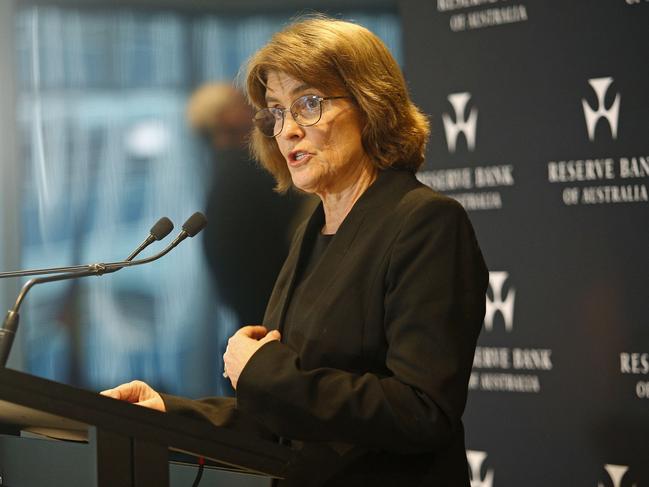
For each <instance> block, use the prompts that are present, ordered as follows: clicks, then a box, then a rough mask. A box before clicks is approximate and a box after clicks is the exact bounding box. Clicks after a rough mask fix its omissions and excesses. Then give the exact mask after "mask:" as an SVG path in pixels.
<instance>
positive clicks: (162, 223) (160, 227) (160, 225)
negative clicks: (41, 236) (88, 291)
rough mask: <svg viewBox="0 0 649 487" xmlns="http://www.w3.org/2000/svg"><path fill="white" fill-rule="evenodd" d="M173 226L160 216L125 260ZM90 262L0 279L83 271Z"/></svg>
mask: <svg viewBox="0 0 649 487" xmlns="http://www.w3.org/2000/svg"><path fill="white" fill-rule="evenodd" d="M173 228H174V224H173V223H172V222H171V220H170V219H169V218H167V217H166V216H163V217H162V218H160V219H159V220H158V221H157V222H156V223H155V225H153V226H152V227H151V230H149V236H148V237H147V238H146V239H145V240H144V242H142V243H141V244H140V246H139V247H138V248H137V249H135V250H134V251H133V252H132V253H131V255H129V256H128V257H127V258H126V260H133V259H134V258H135V256H137V255H138V254H139V253H140V252H142V251H143V250H144V249H145V248H147V247H148V246H149V245H151V244H152V243H153V242H154V241H156V240H162V239H163V238H165V237H166V236H167V235H169V234H170V233H171V231H172V230H173ZM91 265H92V264H86V265H73V266H67V267H50V268H47V269H33V270H23V271H11V272H0V279H5V278H7V277H24V276H37V275H41V274H61V273H64V272H77V271H85V270H88V269H89V268H90V267H91Z"/></svg>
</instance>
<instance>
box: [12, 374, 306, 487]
mask: <svg viewBox="0 0 649 487" xmlns="http://www.w3.org/2000/svg"><path fill="white" fill-rule="evenodd" d="M0 422H1V423H2V425H1V426H0V428H1V430H2V435H0V476H1V477H2V479H1V480H0V485H1V486H6V487H25V486H27V487H32V486H39V485H47V486H48V487H53V486H66V487H69V486H77V485H78V486H88V487H122V486H123V487H161V486H167V485H169V454H170V451H171V452H174V451H175V452H183V453H187V454H190V455H195V456H200V457H204V458H206V459H208V460H211V461H212V462H215V463H217V464H218V465H221V466H223V467H224V468H227V469H231V470H235V471H238V472H241V473H249V474H257V475H263V476H268V477H276V478H282V477H285V476H286V475H287V473H288V471H289V470H290V468H291V465H293V464H294V463H295V460H296V458H295V455H296V454H295V453H294V451H292V450H291V449H290V448H288V447H285V446H282V445H279V444H276V443H273V442H270V441H266V440H261V439H259V438H257V437H254V436H252V435H250V434H244V433H241V432H236V431H232V430H228V429H225V428H218V427H216V426H212V425H210V424H207V423H203V422H201V421H198V420H194V419H191V418H184V417H180V416H177V415H171V414H165V413H160V412H157V411H153V410H149V409H146V408H142V407H139V406H135V405H132V404H127V403H124V402H120V401H115V400H113V399H110V398H107V397H103V396H100V395H99V394H96V393H93V392H90V391H86V390H82V389H77V388H75V387H71V386H68V385H65V384H60V383H57V382H52V381H50V380H46V379H42V378H39V377H35V376H32V375H29V374H25V373H22V372H18V371H15V370H11V369H6V368H0ZM26 432H28V433H26ZM30 432H31V433H30ZM33 433H37V434H39V435H42V437H36V436H35V435H33ZM45 437H50V438H51V437H56V438H59V439H58V440H52V439H44V438H45Z"/></svg>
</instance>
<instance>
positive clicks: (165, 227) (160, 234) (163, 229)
mask: <svg viewBox="0 0 649 487" xmlns="http://www.w3.org/2000/svg"><path fill="white" fill-rule="evenodd" d="M173 229H174V224H173V223H172V222H171V220H170V219H169V218H167V217H166V216H163V217H162V218H160V219H159V220H158V221H157V222H156V223H155V225H153V226H152V227H151V230H150V233H151V235H153V238H155V239H156V240H162V239H163V238H165V237H166V236H167V235H169V234H170V233H171V231H172V230H173Z"/></svg>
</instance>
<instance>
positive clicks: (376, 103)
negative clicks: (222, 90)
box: [246, 16, 429, 191]
mask: <svg viewBox="0 0 649 487" xmlns="http://www.w3.org/2000/svg"><path fill="white" fill-rule="evenodd" d="M269 71H279V72H284V73H286V74H288V75H289V76H291V77H293V78H295V79H298V80H300V81H303V82H304V83H307V84H308V85H311V86H313V87H314V88H317V89H319V90H321V91H324V92H325V93H336V94H338V93H340V91H341V90H342V91H344V92H345V93H346V94H349V95H350V96H351V97H352V98H353V99H354V102H355V104H356V105H357V106H358V108H359V112H360V115H361V120H362V124H363V129H362V134H361V139H362V143H363V148H364V150H365V152H366V153H367V154H368V156H369V157H370V159H371V160H372V161H373V163H374V164H375V165H376V167H377V168H379V169H386V168H389V167H394V168H404V169H409V170H411V171H413V172H414V171H416V170H417V169H418V168H419V167H420V166H421V165H422V163H423V162H424V151H425V147H426V142H427V140H428V133H429V126H428V119H427V118H426V116H425V115H424V114H423V113H422V112H421V111H420V110H419V109H418V108H417V107H416V106H415V105H414V104H413V103H412V101H411V100H410V96H409V95H408V90H407V88H406V82H405V80H404V78H403V74H402V73H401V69H400V68H399V66H398V64H397V62H396V61H395V60H394V58H393V57H392V55H391V54H390V51H389V50H388V48H387V47H386V46H385V44H383V42H382V41H381V40H380V39H379V38H378V37H377V36H376V35H374V34H373V33H372V32H370V31H369V30H367V29H366V28H364V27H361V26H359V25H356V24H353V23H350V22H346V21H342V20H336V19H331V18H328V17H324V16H318V17H311V18H306V19H302V20H298V21H297V22H295V23H293V24H291V25H289V26H288V27H286V28H285V29H283V30H282V31H280V32H277V33H276V34H275V35H274V36H273V37H272V38H271V40H270V41H269V42H268V44H266V45H265V46H264V47H262V48H261V49H260V50H259V51H257V52H256V53H255V54H254V55H253V56H252V57H251V58H250V61H249V62H248V69H247V76H246V89H247V94H248V99H249V100H250V102H251V103H252V104H253V105H254V106H255V107H257V108H263V107H265V106H266V100H265V96H266V81H267V76H268V72H269ZM251 150H252V153H253V156H254V157H255V158H256V159H257V160H258V161H259V162H260V163H261V164H262V165H263V166H264V167H265V168H266V169H267V170H268V171H269V172H270V173H271V174H272V175H273V176H274V177H275V180H276V181H277V187H276V189H277V190H278V191H286V190H287V189H288V188H289V187H290V186H291V175H290V172H289V170H288V167H287V166H286V161H285V160H284V157H283V156H282V154H281V153H280V151H279V148H278V147H277V142H276V140H275V139H274V138H269V137H265V136H264V135H262V134H261V133H260V132H259V130H257V129H255V130H254V131H253V134H252V138H251Z"/></svg>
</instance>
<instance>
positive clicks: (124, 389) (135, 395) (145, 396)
mask: <svg viewBox="0 0 649 487" xmlns="http://www.w3.org/2000/svg"><path fill="white" fill-rule="evenodd" d="M99 394H101V395H102V396H108V397H112V398H113V399H118V400H120V401H127V402H130V403H132V404H137V405H138V406H144V407H145V408H150V409H155V410H156V411H162V412H163V413H164V412H165V411H166V408H165V403H164V401H163V400H162V396H161V395H160V394H159V393H158V392H157V391H156V390H155V389H153V388H152V387H151V386H150V385H149V384H147V383H146V382H142V381H141V380H134V381H131V382H127V383H126V384H122V385H119V386H117V387H114V388H113V389H106V390H105V391H101V392H100V393H99Z"/></svg>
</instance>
